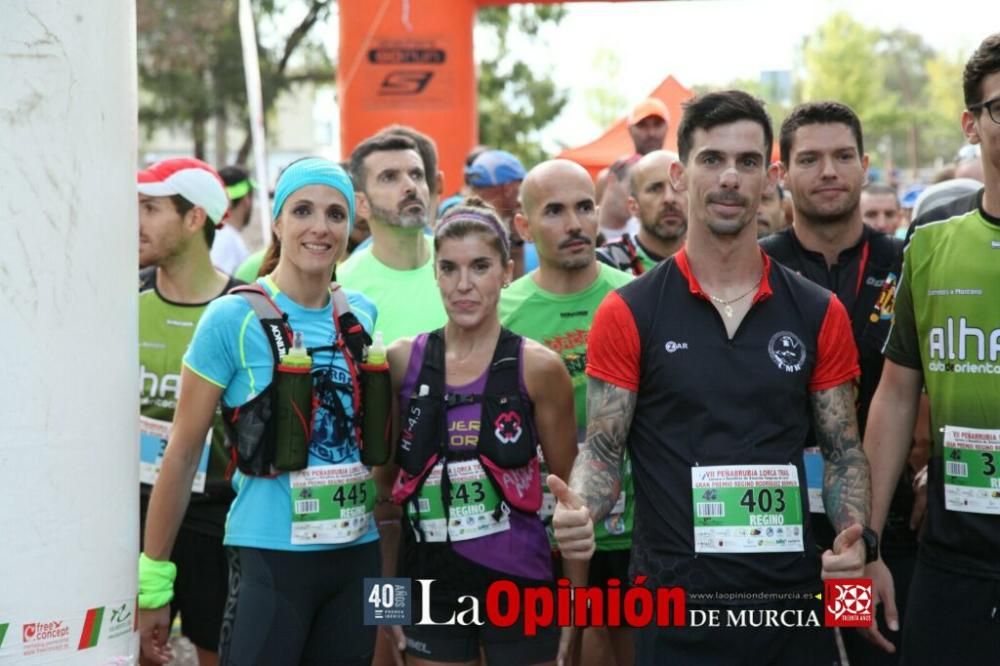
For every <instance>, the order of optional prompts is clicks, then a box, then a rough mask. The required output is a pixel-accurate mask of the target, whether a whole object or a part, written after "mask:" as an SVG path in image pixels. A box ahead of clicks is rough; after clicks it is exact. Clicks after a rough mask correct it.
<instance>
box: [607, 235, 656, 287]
mask: <svg viewBox="0 0 1000 666" xmlns="http://www.w3.org/2000/svg"><path fill="white" fill-rule="evenodd" d="M597 253H598V255H599V256H602V257H603V258H605V259H606V260H607V261H605V262H604V263H607V264H608V265H609V266H613V267H614V268H617V269H618V270H620V271H628V272H630V273H632V275H634V276H635V277H639V276H640V275H642V274H643V273H645V272H646V268H645V267H644V266H643V265H642V258H641V257H640V256H639V251H638V249H637V248H636V247H635V243H633V242H632V238H631V237H630V235H629V234H622V237H621V238H620V239H618V240H616V241H612V242H610V243H605V244H604V245H602V246H601V247H599V248H597Z"/></svg>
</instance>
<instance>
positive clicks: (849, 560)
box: [823, 523, 865, 580]
mask: <svg viewBox="0 0 1000 666" xmlns="http://www.w3.org/2000/svg"><path fill="white" fill-rule="evenodd" d="M863 531H864V528H863V527H862V526H861V525H860V524H858V523H855V524H853V525H851V526H850V527H848V528H846V529H844V530H842V531H841V532H840V534H838V535H837V538H836V539H834V540H833V550H827V551H826V552H825V553H823V578H824V580H825V579H827V578H860V577H861V576H862V575H864V572H865V543H864V541H862V540H861V533H862V532H863Z"/></svg>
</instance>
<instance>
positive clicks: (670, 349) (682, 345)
mask: <svg viewBox="0 0 1000 666" xmlns="http://www.w3.org/2000/svg"><path fill="white" fill-rule="evenodd" d="M663 348H664V349H666V350H667V353H668V354H673V353H674V352H675V351H678V350H680V349H687V348H688V343H686V342H674V341H673V340H667V344H665V345H663Z"/></svg>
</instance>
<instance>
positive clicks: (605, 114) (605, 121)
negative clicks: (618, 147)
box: [583, 48, 627, 128]
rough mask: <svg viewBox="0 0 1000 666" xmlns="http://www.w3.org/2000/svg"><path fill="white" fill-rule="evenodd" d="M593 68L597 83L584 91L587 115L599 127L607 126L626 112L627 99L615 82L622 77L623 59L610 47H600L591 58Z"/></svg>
mask: <svg viewBox="0 0 1000 666" xmlns="http://www.w3.org/2000/svg"><path fill="white" fill-rule="evenodd" d="M591 69H592V71H593V72H594V78H595V80H596V81H598V82H599V83H597V84H596V85H593V86H591V87H589V88H587V89H586V90H584V91H583V97H584V100H585V101H586V103H587V115H588V116H589V117H590V119H591V120H593V121H594V122H595V123H597V125H598V126H599V127H602V128H603V127H607V126H608V125H610V124H611V123H613V122H615V121H616V120H618V119H619V118H621V117H622V116H623V115H624V113H625V109H626V107H625V105H626V103H627V100H626V99H625V96H624V95H622V94H621V91H620V90H618V88H616V87H614V86H615V83H616V82H617V81H618V80H619V79H620V78H621V71H622V61H621V58H619V57H618V54H617V53H615V52H614V51H612V50H611V49H608V48H600V49H598V50H597V51H595V52H594V57H593V58H592V59H591Z"/></svg>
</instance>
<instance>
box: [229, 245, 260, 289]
mask: <svg viewBox="0 0 1000 666" xmlns="http://www.w3.org/2000/svg"><path fill="white" fill-rule="evenodd" d="M265 254H267V248H263V249H260V250H257V251H256V252H254V253H253V254H251V255H250V256H249V257H247V258H246V259H244V260H243V263H242V264H240V265H239V267H237V269H236V270H235V271H233V277H234V278H236V279H237V280H239V281H240V282H246V283H247V284H250V283H251V282H253V281H254V280H256V279H257V273H258V272H259V271H260V265H261V264H263V263H264V255H265Z"/></svg>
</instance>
